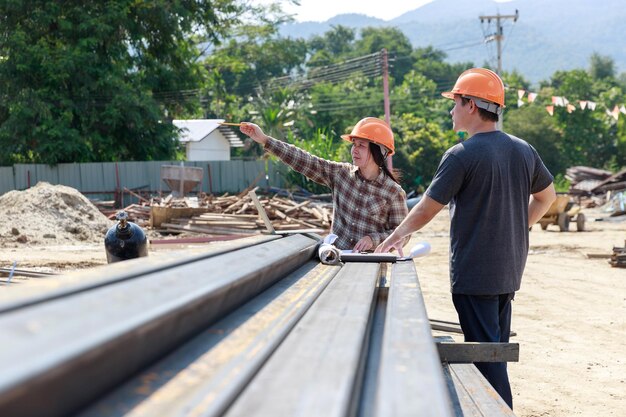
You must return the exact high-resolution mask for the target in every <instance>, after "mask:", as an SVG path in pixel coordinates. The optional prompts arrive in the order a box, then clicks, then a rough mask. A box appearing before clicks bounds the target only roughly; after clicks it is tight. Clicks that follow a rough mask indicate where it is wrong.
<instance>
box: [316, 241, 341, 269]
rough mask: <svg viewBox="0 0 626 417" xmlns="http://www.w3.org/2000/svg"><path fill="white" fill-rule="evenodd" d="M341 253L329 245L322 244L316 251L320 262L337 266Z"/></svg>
mask: <svg viewBox="0 0 626 417" xmlns="http://www.w3.org/2000/svg"><path fill="white" fill-rule="evenodd" d="M340 253H341V251H340V250H339V249H337V248H336V247H335V246H333V245H331V244H330V243H322V244H321V245H320V247H319V249H318V250H317V255H318V256H319V258H320V262H322V263H323V264H326V265H337V264H338V263H339V261H340V260H341V259H340V256H339V255H340Z"/></svg>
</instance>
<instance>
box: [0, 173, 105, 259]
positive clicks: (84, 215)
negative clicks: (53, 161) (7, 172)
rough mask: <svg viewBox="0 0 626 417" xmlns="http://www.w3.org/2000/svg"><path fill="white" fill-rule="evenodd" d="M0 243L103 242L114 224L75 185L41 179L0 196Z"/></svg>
mask: <svg viewBox="0 0 626 417" xmlns="http://www.w3.org/2000/svg"><path fill="white" fill-rule="evenodd" d="M0 218H1V219H2V221H1V222H0V244H1V245H2V246H5V247H6V246H9V245H14V246H15V245H19V244H31V245H72V244H92V243H103V242H104V235H105V234H106V232H107V230H108V229H109V228H110V227H111V226H112V225H114V224H115V222H113V221H111V220H109V219H108V218H107V217H106V216H105V215H103V214H102V213H101V212H100V211H99V210H98V209H97V208H96V206H94V205H93V204H92V203H91V202H90V201H89V199H87V198H86V197H85V196H84V195H82V194H81V193H80V192H79V191H77V190H76V189H74V188H71V187H67V186H65V185H51V184H49V183H47V182H40V183H38V184H37V185H35V186H34V187H32V188H29V189H27V190H24V191H9V192H8V193H6V194H4V195H2V196H0Z"/></svg>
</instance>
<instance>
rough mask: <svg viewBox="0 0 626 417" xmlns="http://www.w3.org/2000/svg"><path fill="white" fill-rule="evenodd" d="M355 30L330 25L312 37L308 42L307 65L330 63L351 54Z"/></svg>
mask: <svg viewBox="0 0 626 417" xmlns="http://www.w3.org/2000/svg"><path fill="white" fill-rule="evenodd" d="M355 37H356V34H355V30H354V29H352V28H348V27H345V26H341V25H337V26H331V30H329V31H327V32H325V33H324V34H322V35H318V36H314V37H312V38H311V39H310V40H309V42H308V48H309V50H310V52H311V58H310V59H309V61H308V62H307V65H308V66H309V67H320V66H325V65H331V64H333V63H336V62H339V61H342V60H344V59H345V58H346V57H349V56H350V55H351V54H353V51H354V39H355Z"/></svg>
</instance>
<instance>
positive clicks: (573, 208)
mask: <svg viewBox="0 0 626 417" xmlns="http://www.w3.org/2000/svg"><path fill="white" fill-rule="evenodd" d="M570 222H576V230H577V231H579V232H582V231H584V230H585V214H584V213H582V212H581V207H580V205H578V204H577V203H576V202H575V201H574V200H573V199H572V198H571V197H570V196H569V195H567V194H559V195H557V197H556V200H554V202H553V203H552V205H551V206H550V208H549V209H548V211H547V212H546V214H544V215H543V217H542V218H541V219H540V220H539V221H538V222H537V223H539V224H540V225H541V230H546V229H547V228H548V226H549V225H551V224H555V225H558V226H559V230H560V231H561V232H567V231H569V225H570Z"/></svg>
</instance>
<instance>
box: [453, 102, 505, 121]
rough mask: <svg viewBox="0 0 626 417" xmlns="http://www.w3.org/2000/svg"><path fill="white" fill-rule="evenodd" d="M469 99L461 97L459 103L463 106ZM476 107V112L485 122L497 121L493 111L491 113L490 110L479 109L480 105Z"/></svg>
mask: <svg viewBox="0 0 626 417" xmlns="http://www.w3.org/2000/svg"><path fill="white" fill-rule="evenodd" d="M470 100H471V99H469V98H466V97H461V105H462V106H465V105H466V104H467V103H468V102H469V101H470ZM476 108H477V109H478V114H479V115H480V118H481V119H482V120H483V121H485V122H497V121H498V115H497V114H495V113H492V112H490V111H487V110H485V109H481V108H480V107H478V106H477V107H476Z"/></svg>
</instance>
